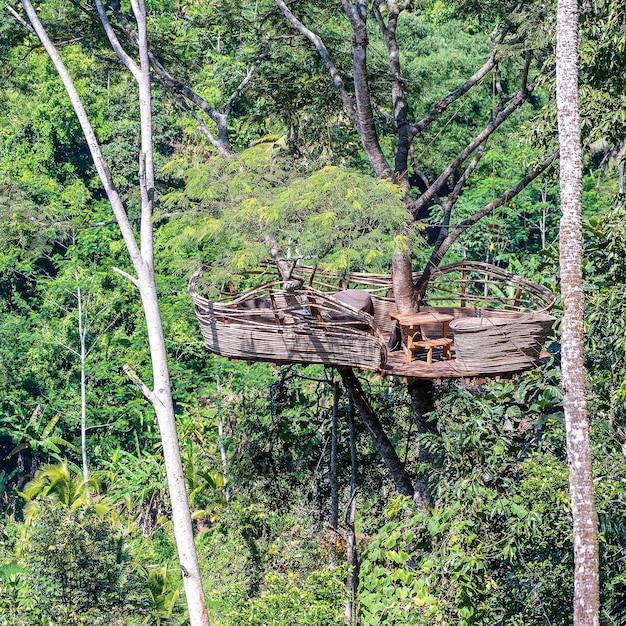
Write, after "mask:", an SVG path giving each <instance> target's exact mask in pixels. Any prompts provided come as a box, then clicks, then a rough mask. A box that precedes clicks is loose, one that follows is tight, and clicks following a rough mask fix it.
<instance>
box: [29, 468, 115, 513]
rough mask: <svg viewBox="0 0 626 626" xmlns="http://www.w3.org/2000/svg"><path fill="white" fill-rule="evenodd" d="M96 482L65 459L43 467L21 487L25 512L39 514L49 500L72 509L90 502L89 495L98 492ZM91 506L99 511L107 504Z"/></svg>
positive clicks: (104, 508)
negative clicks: (86, 477)
mask: <svg viewBox="0 0 626 626" xmlns="http://www.w3.org/2000/svg"><path fill="white" fill-rule="evenodd" d="M98 488H99V485H98V482H97V480H96V479H95V478H94V477H93V476H90V477H89V478H88V479H87V480H85V479H84V478H83V476H82V475H81V473H80V470H78V468H71V467H70V466H69V465H68V463H67V461H63V462H62V463H59V464H58V465H47V466H45V467H42V468H41V469H40V470H39V471H38V472H37V474H35V478H33V480H31V481H30V482H29V483H28V484H27V485H26V487H25V488H24V492H23V494H22V495H23V497H24V499H25V500H26V501H27V503H28V504H27V505H26V508H25V511H24V513H25V516H26V518H27V519H28V520H31V521H32V520H33V518H36V517H37V516H39V515H40V514H41V509H42V508H43V507H45V506H48V505H49V504H50V503H51V502H53V503H58V504H60V505H61V506H63V507H65V508H67V509H69V510H70V511H74V510H76V509H86V508H88V507H90V506H92V500H91V498H92V496H94V495H96V494H97V492H98ZM93 508H94V510H95V511H96V512H97V513H98V514H100V515H102V514H103V513H104V512H105V511H106V507H105V506H104V505H102V504H99V503H97V504H93Z"/></svg>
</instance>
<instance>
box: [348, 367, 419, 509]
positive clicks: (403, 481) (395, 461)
mask: <svg viewBox="0 0 626 626" xmlns="http://www.w3.org/2000/svg"><path fill="white" fill-rule="evenodd" d="M338 371H339V374H340V376H341V380H342V382H343V385H344V387H345V388H346V390H347V392H348V394H349V396H350V398H351V400H352V402H353V403H354V408H355V410H356V412H357V413H358V415H359V417H360V418H361V421H362V422H363V424H364V425H365V427H366V428H367V430H368V432H369V434H370V436H371V438H372V441H373V442H374V445H375V446H376V450H377V451H378V454H380V456H381V458H382V460H383V462H384V464H385V466H386V467H387V471H388V472H389V476H390V477H391V479H392V480H393V482H394V484H395V485H396V489H397V490H398V491H399V492H400V493H401V494H402V495H405V496H410V497H413V494H414V489H413V483H412V481H411V477H410V476H409V474H408V472H407V471H406V468H405V467H404V463H402V461H401V460H400V457H398V454H397V452H396V450H395V448H394V447H393V444H392V443H391V441H389V437H387V434H386V433H385V431H384V429H383V427H382V424H381V423H380V420H379V419H378V417H377V416H376V413H374V411H373V410H372V407H370V405H369V403H368V401H367V398H366V397H365V394H364V393H363V388H362V387H361V383H360V382H359V380H358V378H357V377H356V376H355V375H354V372H353V371H352V370H351V369H349V368H346V367H340V368H338Z"/></svg>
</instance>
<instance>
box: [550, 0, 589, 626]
mask: <svg viewBox="0 0 626 626" xmlns="http://www.w3.org/2000/svg"><path fill="white" fill-rule="evenodd" d="M577 47H578V3H577V0H559V2H558V8H557V47H556V58H557V73H556V79H557V89H556V98H557V114H558V126H559V144H560V150H561V163H560V169H561V209H562V213H563V217H562V218H561V228H560V235H559V236H560V269H561V295H562V301H563V325H562V340H561V355H562V357H561V359H562V360H561V362H562V370H563V389H564V392H565V395H564V397H563V409H564V411H565V428H566V435H567V460H568V465H569V485H570V496H571V500H572V521H573V536H574V564H575V569H574V626H598V624H599V623H600V617H599V612H600V600H599V580H598V567H599V566H598V534H597V533H598V518H597V513H596V507H595V500H594V488H593V472H592V464H591V443H590V440H589V420H588V417H587V400H586V392H585V368H584V347H583V309H584V298H583V284H582V226H581V213H582V167H581V147H580V114H579V109H578V49H577Z"/></svg>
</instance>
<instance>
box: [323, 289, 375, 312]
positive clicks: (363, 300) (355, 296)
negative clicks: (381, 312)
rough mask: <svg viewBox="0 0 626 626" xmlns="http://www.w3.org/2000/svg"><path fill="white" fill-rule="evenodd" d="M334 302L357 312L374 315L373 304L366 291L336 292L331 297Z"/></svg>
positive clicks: (346, 290)
mask: <svg viewBox="0 0 626 626" xmlns="http://www.w3.org/2000/svg"><path fill="white" fill-rule="evenodd" d="M333 298H334V299H335V300H338V301H339V302H342V303H343V304H347V305H349V306H351V307H353V308H355V309H357V310H358V311H363V312H364V313H369V314H370V315H373V314H374V303H373V302H372V296H370V294H369V293H367V291H363V290H362V289H345V290H344V291H338V292H337V293H336V294H334V295H333Z"/></svg>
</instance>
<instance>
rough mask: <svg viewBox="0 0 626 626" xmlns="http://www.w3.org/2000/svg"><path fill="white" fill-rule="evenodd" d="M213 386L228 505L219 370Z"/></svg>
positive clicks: (228, 493) (226, 461)
mask: <svg viewBox="0 0 626 626" xmlns="http://www.w3.org/2000/svg"><path fill="white" fill-rule="evenodd" d="M215 386H216V387H217V437H218V440H219V445H220V455H221V457H222V473H223V474H224V484H225V487H224V498H225V500H226V504H227V505H228V503H229V502H230V487H229V486H228V459H227V458H226V447H225V446H224V413H223V411H222V385H221V383H220V375H219V372H218V373H216V374H215Z"/></svg>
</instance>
